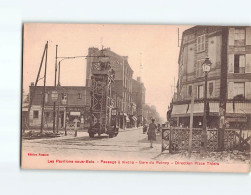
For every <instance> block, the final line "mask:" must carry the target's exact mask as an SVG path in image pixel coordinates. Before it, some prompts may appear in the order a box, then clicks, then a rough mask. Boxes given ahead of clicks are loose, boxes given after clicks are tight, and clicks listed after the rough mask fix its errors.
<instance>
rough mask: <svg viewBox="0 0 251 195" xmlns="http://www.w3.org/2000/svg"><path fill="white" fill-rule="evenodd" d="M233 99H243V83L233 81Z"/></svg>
mask: <svg viewBox="0 0 251 195" xmlns="http://www.w3.org/2000/svg"><path fill="white" fill-rule="evenodd" d="M233 93H234V99H243V98H244V97H245V83H234V90H233Z"/></svg>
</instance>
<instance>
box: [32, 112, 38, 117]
mask: <svg viewBox="0 0 251 195" xmlns="http://www.w3.org/2000/svg"><path fill="white" fill-rule="evenodd" d="M33 118H38V110H34V111H33Z"/></svg>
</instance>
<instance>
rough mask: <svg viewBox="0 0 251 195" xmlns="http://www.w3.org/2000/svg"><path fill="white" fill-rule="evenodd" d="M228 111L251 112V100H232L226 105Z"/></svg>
mask: <svg viewBox="0 0 251 195" xmlns="http://www.w3.org/2000/svg"><path fill="white" fill-rule="evenodd" d="M226 112H227V113H236V114H251V103H250V102H230V103H227V105H226Z"/></svg>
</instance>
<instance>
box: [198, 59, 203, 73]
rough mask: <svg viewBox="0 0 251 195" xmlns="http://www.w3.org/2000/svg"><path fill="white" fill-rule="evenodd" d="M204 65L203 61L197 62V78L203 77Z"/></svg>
mask: <svg viewBox="0 0 251 195" xmlns="http://www.w3.org/2000/svg"><path fill="white" fill-rule="evenodd" d="M202 63H203V60H197V64H196V77H202V76H203V69H202Z"/></svg>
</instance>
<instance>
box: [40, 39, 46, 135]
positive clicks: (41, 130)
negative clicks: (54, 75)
mask: <svg viewBox="0 0 251 195" xmlns="http://www.w3.org/2000/svg"><path fill="white" fill-rule="evenodd" d="M47 53H48V41H47V43H46V53H45V67H44V90H43V107H42V116H41V126H40V127H41V129H40V132H41V133H43V128H44V106H45V86H46V69H47Z"/></svg>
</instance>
